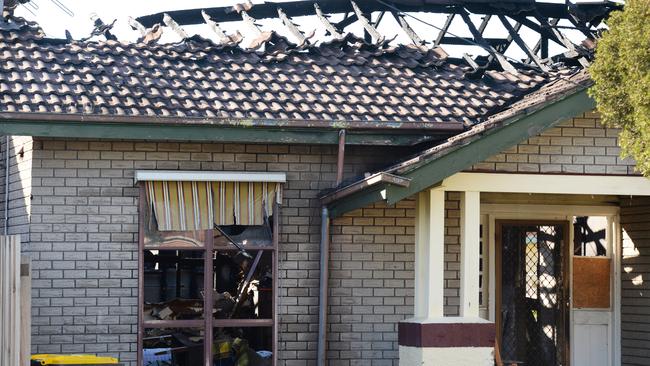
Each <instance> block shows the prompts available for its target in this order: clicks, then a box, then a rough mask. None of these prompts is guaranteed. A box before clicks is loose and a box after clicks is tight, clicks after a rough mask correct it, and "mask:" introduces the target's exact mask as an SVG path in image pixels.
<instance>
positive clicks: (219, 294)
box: [139, 187, 279, 366]
mask: <svg viewBox="0 0 650 366" xmlns="http://www.w3.org/2000/svg"><path fill="white" fill-rule="evenodd" d="M141 198H142V199H143V201H144V202H143V204H142V205H141V207H140V208H141V211H140V224H141V229H140V256H141V258H140V266H139V267H140V282H141V284H140V286H141V288H140V291H141V292H140V294H141V296H140V327H139V337H140V340H139V347H140V352H139V354H140V357H141V363H140V364H141V365H147V366H149V365H152V366H153V365H169V366H185V365H197V364H205V361H206V359H211V361H210V363H212V364H214V365H238V364H248V365H269V366H270V365H273V364H274V356H275V355H274V351H275V348H276V347H275V344H276V322H275V318H276V311H275V306H276V304H277V301H276V296H277V294H276V290H275V289H274V286H275V285H276V284H275V283H274V281H275V277H276V273H277V256H276V248H277V238H278V235H277V233H276V231H277V230H278V229H277V228H278V225H277V223H276V217H277V215H278V213H279V209H278V208H277V204H276V205H275V206H276V207H275V209H274V210H273V211H272V214H271V215H264V216H263V220H261V222H255V225H245V224H242V223H237V224H228V225H217V223H215V224H214V225H213V226H212V228H210V229H204V230H201V229H203V227H198V225H196V226H194V227H191V228H192V229H194V230H177V229H178V228H179V227H178V225H176V224H175V223H174V217H171V219H170V217H167V218H166V219H165V220H167V221H168V227H167V229H166V230H160V228H161V226H160V225H159V222H158V218H157V216H156V211H155V210H154V209H153V208H152V204H151V202H150V201H149V199H148V198H149V197H148V196H147V194H146V193H145V189H144V187H143V189H142V191H141ZM172 209H174V207H172ZM199 214H200V213H199ZM158 215H160V213H158ZM169 223H171V224H169ZM197 228H198V230H196V229H197ZM245 360H248V361H246V363H241V362H244V361H245ZM156 362H158V363H156ZM161 362H162V363H161Z"/></svg>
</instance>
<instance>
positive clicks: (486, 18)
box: [478, 14, 492, 34]
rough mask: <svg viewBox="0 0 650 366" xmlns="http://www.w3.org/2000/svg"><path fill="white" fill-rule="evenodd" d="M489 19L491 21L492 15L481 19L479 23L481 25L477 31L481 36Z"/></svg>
mask: <svg viewBox="0 0 650 366" xmlns="http://www.w3.org/2000/svg"><path fill="white" fill-rule="evenodd" d="M490 19H492V15H490V14H487V15H486V16H484V17H483V20H482V21H481V25H479V26H478V31H479V32H480V33H481V34H483V32H485V28H486V27H487V25H488V23H489V22H490Z"/></svg>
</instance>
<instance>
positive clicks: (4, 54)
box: [0, 23, 551, 123]
mask: <svg viewBox="0 0 650 366" xmlns="http://www.w3.org/2000/svg"><path fill="white" fill-rule="evenodd" d="M274 37H275V38H274ZM271 39H272V41H273V44H274V45H275V46H273V47H268V48H267V51H266V52H257V51H252V50H244V49H241V48H239V47H234V46H221V45H217V44H214V43H212V42H211V41H209V40H206V39H203V38H200V37H197V36H195V37H191V38H188V39H186V40H184V41H183V42H179V43H175V44H143V43H120V42H115V41H104V42H96V41H93V42H81V41H71V42H68V41H65V40H58V39H48V38H45V37H44V36H43V33H42V31H41V30H40V29H39V28H38V27H37V26H35V25H34V24H28V23H25V24H23V25H22V26H21V27H20V29H19V30H7V29H0V62H2V64H3V67H2V69H0V80H2V82H0V93H2V97H1V98H0V99H1V100H2V103H1V104H0V111H5V112H29V113H33V112H38V113H84V114H94V115H100V116H107V117H108V116H114V115H133V116H176V117H186V116H189V117H197V118H206V117H207V118H217V117H218V118H235V119H237V118H262V117H263V118H268V119H287V118H290V119H302V120H323V121H338V120H350V121H357V120H367V121H414V122H415V121H417V122H437V123H444V122H453V121H456V122H469V123H477V122H480V121H481V120H483V119H485V118H486V117H487V116H488V113H494V112H495V111H496V110H497V109H499V108H501V109H503V108H505V107H507V105H509V104H510V103H512V102H514V101H516V100H519V99H521V98H522V97H523V96H524V95H526V94H528V93H530V92H532V91H533V90H535V89H537V88H539V87H541V86H542V85H543V84H545V83H547V82H548V81H549V80H550V79H551V77H550V76H546V75H542V74H536V73H534V72H532V71H526V70H521V71H520V72H519V73H518V74H517V75H514V74H509V73H507V72H501V71H494V70H490V71H486V72H485V75H484V76H483V77H482V78H478V79H468V78H466V77H465V76H464V75H465V73H466V72H468V71H470V68H469V67H468V66H465V65H464V63H462V61H460V60H454V59H441V58H440V56H438V55H439V53H438V52H437V51H435V50H425V51H423V50H421V49H418V48H415V47H409V46H403V45H401V46H397V47H392V48H388V47H385V46H382V47H380V46H377V45H371V44H367V43H365V42H364V41H363V40H362V39H359V38H356V37H354V36H351V35H348V36H346V37H345V38H344V39H343V40H334V41H331V42H325V43H322V44H320V45H318V46H310V47H308V48H302V49H301V48H298V47H293V46H291V45H289V44H288V43H286V42H285V41H283V40H282V39H281V38H278V36H276V35H272V36H271Z"/></svg>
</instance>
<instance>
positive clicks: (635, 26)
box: [589, 0, 650, 176]
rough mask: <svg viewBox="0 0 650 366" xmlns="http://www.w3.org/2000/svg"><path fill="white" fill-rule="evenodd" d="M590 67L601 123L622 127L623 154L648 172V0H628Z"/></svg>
mask: <svg viewBox="0 0 650 366" xmlns="http://www.w3.org/2000/svg"><path fill="white" fill-rule="evenodd" d="M607 25H608V27H609V30H608V31H607V32H605V34H604V35H603V37H602V39H600V40H599V41H598V45H597V47H596V60H595V62H594V64H593V65H592V66H591V67H590V68H589V72H590V74H591V77H592V78H593V80H594V82H595V85H594V87H593V88H592V89H591V91H590V94H591V96H592V97H593V98H594V99H595V100H596V104H597V109H598V112H600V114H601V116H602V119H603V123H604V124H605V125H607V126H610V127H618V128H621V129H622V131H621V134H620V144H621V153H622V156H623V157H632V158H634V159H635V160H636V161H637V169H638V170H639V171H640V172H642V173H643V174H644V175H646V176H650V0H628V1H627V2H626V4H625V9H624V10H623V11H617V12H614V13H612V15H611V16H610V18H609V20H608V22H607Z"/></svg>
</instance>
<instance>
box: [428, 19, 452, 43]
mask: <svg viewBox="0 0 650 366" xmlns="http://www.w3.org/2000/svg"><path fill="white" fill-rule="evenodd" d="M455 15H456V14H453V13H452V14H449V15H448V16H447V19H446V20H445V24H444V25H443V26H442V29H441V30H440V33H438V37H436V40H435V41H434V42H433V46H434V47H437V46H440V44H441V43H442V40H443V39H444V38H445V35H446V34H447V31H448V30H449V26H451V22H452V21H453V20H454V16H455Z"/></svg>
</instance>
